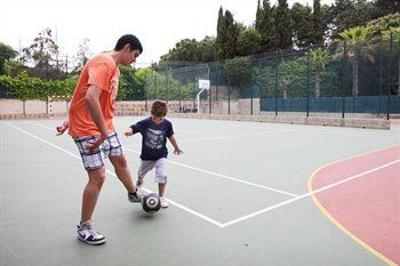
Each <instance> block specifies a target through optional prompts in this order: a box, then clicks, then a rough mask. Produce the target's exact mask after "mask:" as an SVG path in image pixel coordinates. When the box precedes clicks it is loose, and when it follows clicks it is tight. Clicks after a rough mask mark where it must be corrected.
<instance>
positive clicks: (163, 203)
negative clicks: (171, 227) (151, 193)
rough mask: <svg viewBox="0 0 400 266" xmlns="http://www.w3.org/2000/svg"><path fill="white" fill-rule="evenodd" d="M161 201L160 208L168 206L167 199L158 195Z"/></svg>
mask: <svg viewBox="0 0 400 266" xmlns="http://www.w3.org/2000/svg"><path fill="white" fill-rule="evenodd" d="M160 201H161V208H168V206H169V204H168V201H167V200H166V199H165V198H164V197H160Z"/></svg>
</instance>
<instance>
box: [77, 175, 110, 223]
mask: <svg viewBox="0 0 400 266" xmlns="http://www.w3.org/2000/svg"><path fill="white" fill-rule="evenodd" d="M87 172H88V176H89V180H88V183H87V184H86V187H85V189H84V191H83V197H82V210H81V222H85V221H89V220H91V219H92V215H93V212H94V209H95V207H96V203H97V199H98V198H99V194H100V191H101V187H102V186H103V183H104V180H105V168H104V167H101V168H98V169H95V170H88V171H87Z"/></svg>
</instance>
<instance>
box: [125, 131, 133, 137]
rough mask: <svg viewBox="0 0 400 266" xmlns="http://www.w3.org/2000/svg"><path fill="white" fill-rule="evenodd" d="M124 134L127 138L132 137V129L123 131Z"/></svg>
mask: <svg viewBox="0 0 400 266" xmlns="http://www.w3.org/2000/svg"><path fill="white" fill-rule="evenodd" d="M124 134H125V136H127V137H130V136H132V135H133V132H132V129H127V130H126V131H125V133H124Z"/></svg>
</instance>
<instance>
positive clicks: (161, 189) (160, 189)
mask: <svg viewBox="0 0 400 266" xmlns="http://www.w3.org/2000/svg"><path fill="white" fill-rule="evenodd" d="M166 186H167V183H158V195H159V196H160V197H161V198H162V197H164V193H165V187H166Z"/></svg>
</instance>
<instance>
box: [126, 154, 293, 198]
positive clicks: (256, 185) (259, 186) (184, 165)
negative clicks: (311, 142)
mask: <svg viewBox="0 0 400 266" xmlns="http://www.w3.org/2000/svg"><path fill="white" fill-rule="evenodd" d="M124 150H127V151H130V152H132V153H136V154H140V152H139V151H137V150H133V149H130V148H124ZM166 161H167V162H169V163H172V164H175V165H178V166H181V167H185V168H189V169H192V170H196V171H199V172H202V173H206V174H209V175H213V176H217V177H221V178H223V179H228V180H230V181H235V182H238V183H242V184H246V185H249V186H253V187H257V188H261V189H264V190H269V191H273V192H276V193H280V194H283V195H286V196H289V197H298V196H299V195H297V194H293V193H289V192H286V191H283V190H280V189H276V188H272V187H268V186H263V185H260V184H256V183H253V182H250V181H246V180H242V179H240V178H236V177H231V176H227V175H223V174H219V173H215V172H212V171H208V170H205V169H201V168H198V167H194V166H190V165H187V164H184V163H179V162H176V161H172V160H170V159H167V160H166Z"/></svg>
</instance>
